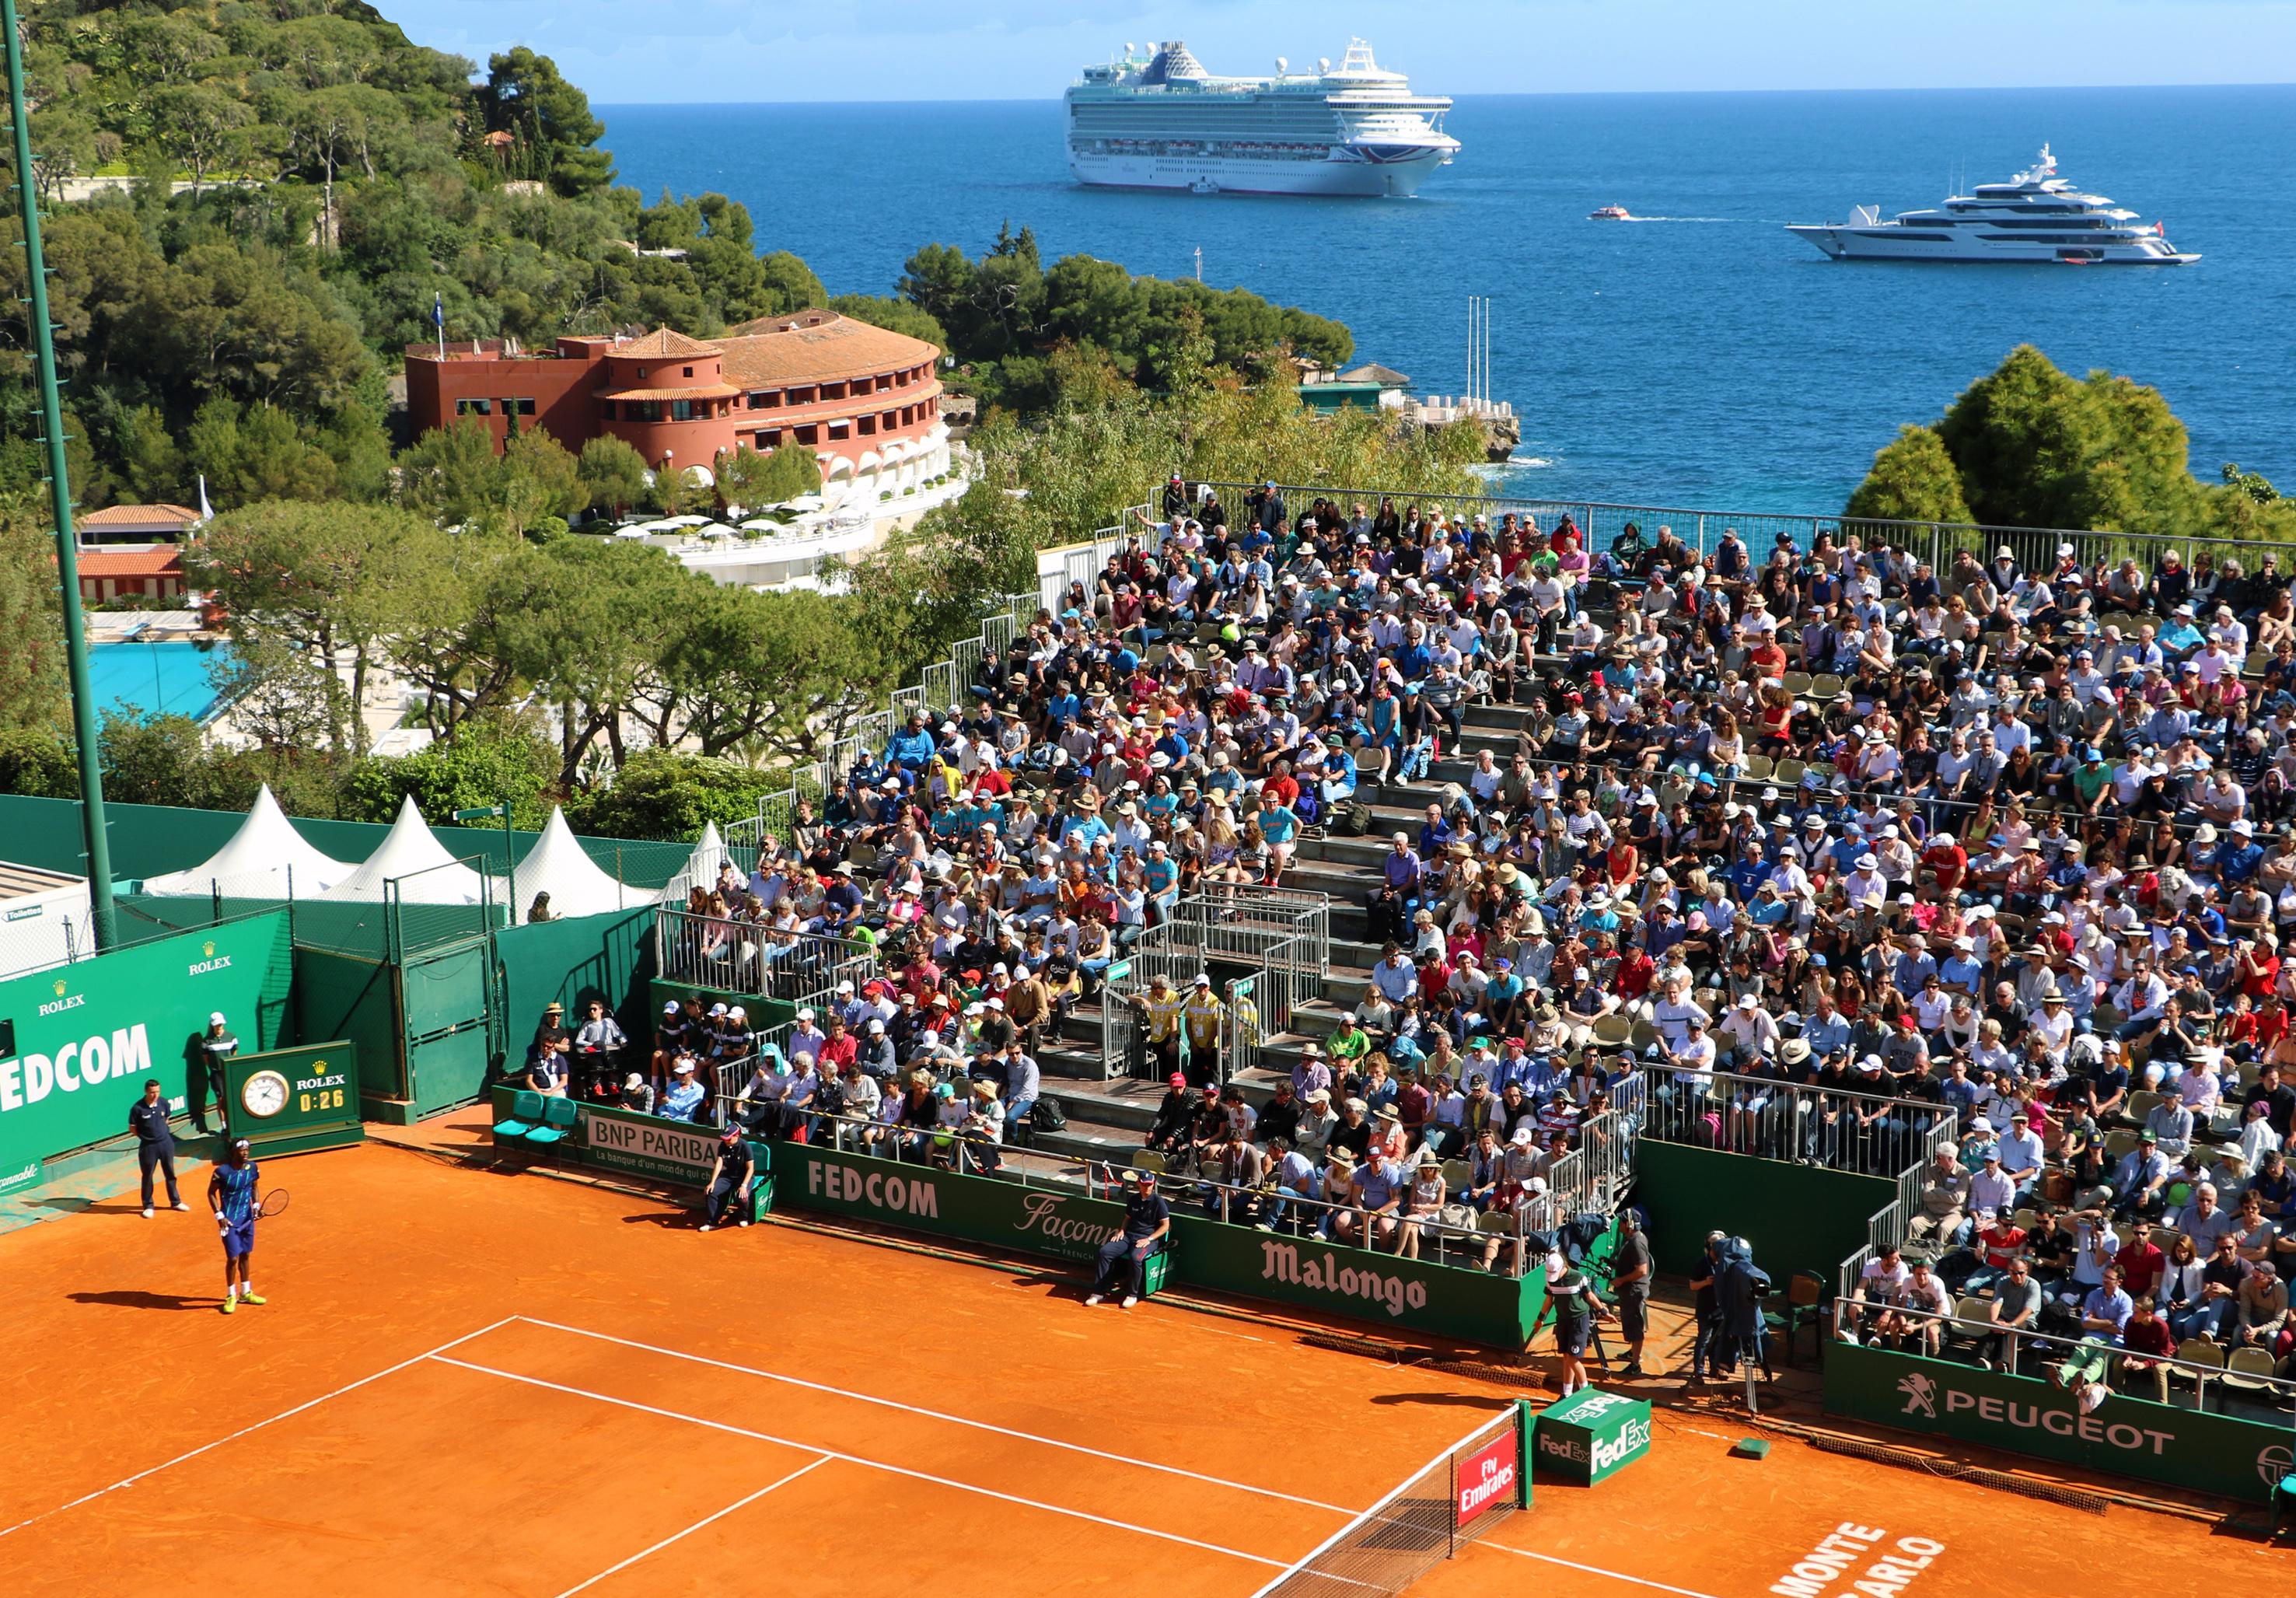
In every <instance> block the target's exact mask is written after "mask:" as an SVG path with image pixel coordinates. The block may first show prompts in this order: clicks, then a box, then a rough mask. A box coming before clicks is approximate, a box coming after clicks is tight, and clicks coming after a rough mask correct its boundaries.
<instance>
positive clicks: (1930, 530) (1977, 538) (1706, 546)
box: [1189, 482, 2276, 572]
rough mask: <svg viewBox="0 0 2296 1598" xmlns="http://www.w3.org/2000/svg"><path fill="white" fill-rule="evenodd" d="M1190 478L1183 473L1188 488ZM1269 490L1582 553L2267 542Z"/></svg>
mask: <svg viewBox="0 0 2296 1598" xmlns="http://www.w3.org/2000/svg"><path fill="white" fill-rule="evenodd" d="M1211 486H1212V487H1213V488H1217V489H1218V491H1219V496H1220V499H1221V504H1222V508H1223V509H1224V510H1226V512H1227V517H1228V525H1229V526H1231V527H1235V526H1240V525H1242V523H1243V522H1244V521H1246V520H1249V518H1248V516H1247V514H1246V512H1245V511H1244V507H1243V496H1244V495H1245V494H1247V493H1249V492H1251V490H1253V489H1256V488H1259V484H1257V483H1227V482H1214V483H1213V484H1212V485H1211ZM1200 487H1201V485H1199V484H1195V483H1191V484H1190V485H1189V489H1190V492H1191V494H1192V495H1193V494H1194V493H1195V492H1196V491H1197V489H1198V488H1200ZM1276 492H1277V493H1278V495H1280V496H1282V498H1283V502H1284V510H1285V513H1286V517H1287V520H1297V519H1298V518H1299V516H1300V514H1301V513H1302V512H1305V511H1307V510H1308V508H1309V506H1311V505H1312V504H1314V503H1315V502H1316V500H1317V499H1319V498H1321V499H1324V500H1328V501H1330V502H1332V503H1333V504H1337V505H1339V506H1340V507H1341V509H1342V510H1343V511H1349V512H1351V511H1352V509H1353V507H1354V506H1355V505H1357V504H1362V505H1363V506H1364V509H1365V513H1366V514H1367V515H1372V516H1376V515H1377V514H1378V512H1379V505H1380V502H1381V500H1382V498H1385V499H1389V500H1391V501H1393V503H1394V506H1395V509H1396V511H1397V512H1398V513H1404V512H1408V511H1409V510H1410V509H1411V508H1412V507H1414V506H1416V507H1418V509H1419V510H1420V511H1421V512H1422V513H1423V514H1424V513H1427V512H1433V511H1440V512H1443V513H1444V515H1445V516H1447V517H1448V518H1450V519H1452V520H1468V519H1470V518H1472V517H1473V516H1476V515H1478V514H1480V515H1482V516H1484V517H1486V518H1488V520H1489V521H1490V522H1491V524H1492V525H1494V526H1496V525H1497V522H1498V520H1499V519H1500V518H1501V517H1502V516H1504V515H1506V514H1509V513H1513V515H1514V516H1515V517H1516V518H1517V519H1518V520H1521V518H1523V517H1525V516H1528V517H1530V518H1532V519H1533V520H1535V521H1536V522H1537V524H1538V528H1539V529H1540V530H1541V531H1542V532H1552V531H1553V530H1554V528H1555V526H1556V525H1557V524H1558V523H1559V522H1560V521H1561V520H1562V518H1563V517H1564V516H1566V515H1567V516H1569V517H1570V520H1572V522H1574V523H1575V524H1576V525H1577V526H1578V528H1579V532H1580V534H1581V536H1582V537H1584V538H1585V540H1586V546H1587V553H1590V554H1594V553H1602V552H1603V551H1605V550H1607V549H1609V548H1610V547H1611V545H1612V543H1614V542H1615V541H1616V540H1617V538H1618V536H1619V535H1620V533H1621V532H1623V531H1624V530H1625V529H1626V527H1627V524H1628V523H1629V522H1632V523H1634V524H1635V525H1636V527H1637V528H1638V529H1640V530H1641V532H1642V535H1643V537H1644V538H1645V539H1647V540H1649V541H1651V542H1652V543H1655V542H1656V541H1657V538H1658V534H1659V529H1661V527H1665V528H1669V529H1672V531H1673V532H1674V534H1675V536H1676V537H1678V538H1680V539H1681V540H1682V541H1683V542H1684V543H1685V544H1686V545H1689V546H1690V547H1691V548H1693V549H1694V550H1696V551H1697V552H1698V553H1700V554H1702V555H1705V554H1710V553H1713V551H1714V549H1715V548H1716V547H1717V546H1718V545H1719V544H1720V543H1721V541H1722V538H1723V536H1724V534H1725V533H1726V532H1732V531H1734V532H1735V533H1737V535H1738V536H1739V537H1740V539H1741V540H1742V541H1743V543H1744V544H1745V545H1746V548H1747V552H1748V553H1749V555H1750V556H1751V559H1752V560H1753V561H1754V563H1755V564H1756V565H1758V566H1759V564H1760V563H1761V562H1762V561H1765V560H1767V559H1768V558H1769V553H1770V551H1771V550H1772V549H1773V548H1774V547H1775V545H1776V541H1777V539H1778V537H1780V536H1781V535H1784V536H1785V537H1791V538H1792V539H1793V541H1794V542H1795V544H1796V545H1798V546H1800V548H1801V549H1803V550H1805V551H1807V550H1808V549H1809V548H1811V547H1812V546H1813V545H1815V544H1816V539H1817V537H1818V535H1820V534H1821V533H1823V534H1827V535H1830V536H1831V537H1833V541H1834V543H1835V544H1836V545H1844V544H1846V543H1847V541H1848V540H1849V539H1850V538H1856V539H1857V540H1858V542H1859V545H1860V546H1861V547H1864V548H1867V549H1873V548H1880V547H1885V546H1886V547H1890V548H1894V549H1899V550H1903V551H1906V552H1907V553H1909V554H1911V555H1912V556H1913V557H1914V558H1915V560H1920V561H1928V562H1929V564H1930V566H1931V570H1936V571H1939V572H1942V571H1944V570H1947V568H1948V566H1949V565H1950V564H1951V562H1952V561H1953V560H1954V558H1955V557H1956V555H1958V554H1960V553H1962V552H1963V551H1964V550H1966V551H1968V552H1970V553H1972V554H1974V555H1975V556H1976V557H1977V558H1978V559H1979V560H1980V561H1984V560H1988V559H1989V558H1990V557H1991V556H1992V554H1993V553H1994V551H1996V550H1997V549H1999V548H2001V547H2003V546H2004V545H2006V546H2007V547H2008V549H2009V550H2010V552H2011V553H2012V554H2013V556H2014V558H2015V559H2016V561H2017V562H2018V564H2019V565H2020V566H2021V567H2024V568H2026V569H2028V570H2030V569H2032V568H2035V567H2041V568H2051V567H2054V565H2055V564H2056V559H2057V554H2056V552H2057V548H2058V546H2059V545H2068V544H2069V545H2071V546H2072V548H2073V553H2074V556H2075V558H2076V559H2078V560H2079V561H2080V562H2081V564H2082V565H2083V566H2089V565H2093V564H2095V562H2096V561H2106V560H2111V561H2117V560H2120V559H2121V558H2123V557H2124V556H2136V557H2137V558H2138V559H2139V560H2149V559H2150V558H2151V557H2153V555H2156V554H2157V553H2161V552H2162V551H2165V550H2169V549H2175V550H2177V552H2178V553H2181V554H2182V555H2183V556H2184V557H2185V560H2186V561H2191V560H2193V559H2194V557H2195V556H2196V555H2197V554H2198V553H2199V552H2200V551H2202V550H2203V549H2205V550H2209V551H2210V552H2212V553H2215V554H2216V555H2217V557H2218V560H2219V561H2222V560H2223V559H2225V558H2226V557H2228V556H2229V557H2232V558H2236V559H2240V560H2242V561H2243V564H2244V565H2245V566H2246V567H2247V569H2248V570H2254V567H2253V564H2252V563H2251V558H2252V557H2255V556H2260V555H2261V554H2263V553H2264V552H2265V551H2267V549H2276V545H2272V544H2270V543H2268V542H2265V541H2260V540H2252V539H2238V538H2186V537H2172V536H2170V535H2169V534H2165V533H2152V532H2145V531H2143V530H2137V531H2131V532H2113V531H2097V530H2092V529H2068V528H2025V527H1993V526H1988V525H1985V524H1982V523H1961V522H1926V521H1884V520H1866V519H1851V518H1848V517H1843V516H1839V515H1818V514H1797V513H1780V512H1767V511H1714V510H1699V509H1695V508H1691V507H1684V506H1668V505H1637V504H1618V503H1614V502H1607V501H1601V500H1562V499H1545V498H1539V497H1536V496H1516V495H1505V494H1419V493H1411V492H1407V491H1402V490H1396V489H1380V488H1333V487H1329V486H1319V485H1314V484H1279V485H1278V486H1277V489H1276Z"/></svg>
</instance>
